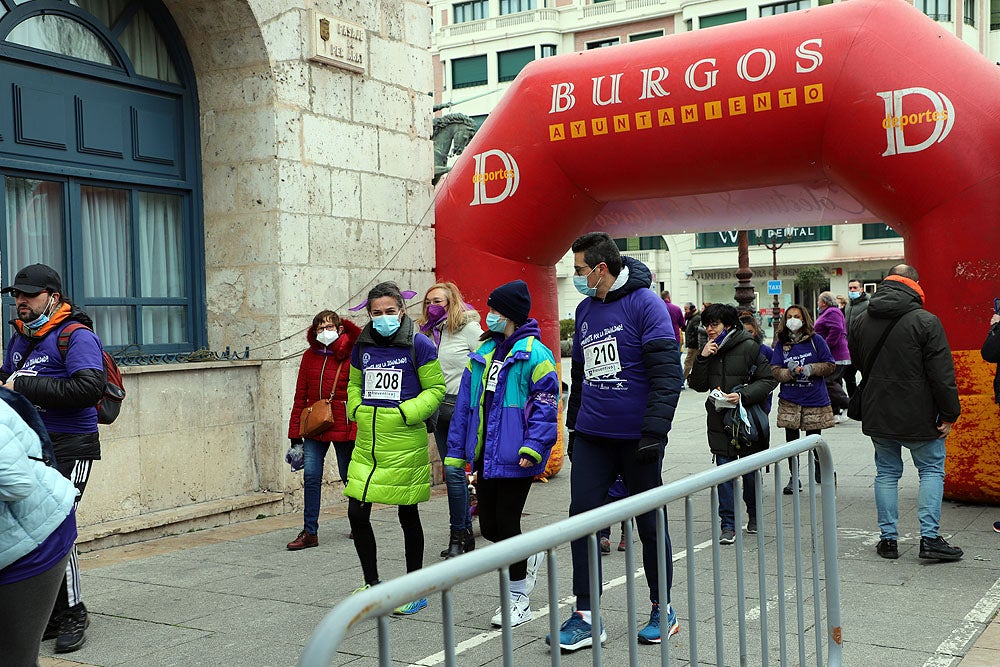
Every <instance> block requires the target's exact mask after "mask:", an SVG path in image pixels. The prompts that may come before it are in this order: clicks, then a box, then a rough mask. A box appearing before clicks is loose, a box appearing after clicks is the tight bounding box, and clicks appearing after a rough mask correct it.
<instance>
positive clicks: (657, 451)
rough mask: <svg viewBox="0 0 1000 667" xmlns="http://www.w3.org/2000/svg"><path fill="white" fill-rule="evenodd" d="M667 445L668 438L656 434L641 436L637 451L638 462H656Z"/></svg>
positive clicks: (636, 458)
mask: <svg viewBox="0 0 1000 667" xmlns="http://www.w3.org/2000/svg"><path fill="white" fill-rule="evenodd" d="M666 446H667V439H666V438H665V437H664V438H660V437H657V436H655V435H644V436H642V437H641V438H639V446H638V448H637V449H636V451H635V460H636V463H641V464H646V463H656V462H657V461H658V460H659V459H660V456H661V455H662V454H663V449H664V448H665V447H666Z"/></svg>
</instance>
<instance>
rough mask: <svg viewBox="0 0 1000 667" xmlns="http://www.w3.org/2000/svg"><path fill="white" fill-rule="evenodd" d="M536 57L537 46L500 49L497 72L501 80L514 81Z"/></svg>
mask: <svg viewBox="0 0 1000 667" xmlns="http://www.w3.org/2000/svg"><path fill="white" fill-rule="evenodd" d="M534 59H535V47H533V46H526V47H524V48H523V49H513V50H511V51H500V52H499V53H497V74H498V77H497V78H498V79H499V80H500V81H513V80H514V79H516V78H517V75H518V74H519V73H520V72H521V70H522V69H524V66H525V65H527V64H528V63H530V62H531V61H532V60H534Z"/></svg>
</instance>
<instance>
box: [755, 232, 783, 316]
mask: <svg viewBox="0 0 1000 667" xmlns="http://www.w3.org/2000/svg"><path fill="white" fill-rule="evenodd" d="M762 238H763V237H758V238H757V245H762V246H764V247H765V248H767V249H768V250H770V251H771V279H772V280H777V279H778V249H779V248H780V247H781V246H783V245H785V242H784V241H782V242H781V243H778V241H777V238H775V240H774V241H773V242H771V243H765V242H764V241H762ZM780 318H781V305H780V303H779V302H778V295H777V294H775V295H774V304H773V305H772V310H771V325H772V326H774V327H776V326H778V320H779V319H780Z"/></svg>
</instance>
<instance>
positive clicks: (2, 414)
mask: <svg viewBox="0 0 1000 667" xmlns="http://www.w3.org/2000/svg"><path fill="white" fill-rule="evenodd" d="M29 456H30V457H35V458H37V459H40V458H42V445H41V443H40V442H39V440H38V436H37V435H36V434H35V432H34V431H32V430H31V427H29V426H28V425H27V424H26V423H25V422H24V420H23V419H21V417H20V416H18V414H17V413H16V412H15V411H14V409H13V408H11V407H10V406H9V405H7V403H5V402H4V401H0V570H2V569H4V568H5V567H7V566H8V565H10V564H11V563H13V562H14V561H16V560H18V559H20V558H22V557H24V556H26V555H27V554H29V553H31V552H32V551H34V550H35V549H36V548H38V545H40V544H41V543H42V542H43V541H44V540H45V538H47V537H48V536H49V535H51V534H52V533H53V531H55V529H56V528H58V527H59V525H60V524H61V523H62V522H63V521H64V520H65V519H66V517H67V516H69V513H70V511H71V510H72V509H73V501H74V500H76V487H74V486H73V484H72V483H71V482H70V481H69V480H68V479H66V478H65V477H63V476H62V475H61V474H59V471H58V470H56V469H55V468H50V467H49V466H47V465H45V463H44V462H42V461H35V460H33V459H31V458H28V457H29Z"/></svg>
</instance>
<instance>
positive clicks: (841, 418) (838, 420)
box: [833, 415, 848, 424]
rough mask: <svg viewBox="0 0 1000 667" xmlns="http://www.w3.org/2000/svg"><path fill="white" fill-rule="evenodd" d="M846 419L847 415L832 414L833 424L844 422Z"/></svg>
mask: <svg viewBox="0 0 1000 667" xmlns="http://www.w3.org/2000/svg"><path fill="white" fill-rule="evenodd" d="M847 419H848V417H847V415H834V417H833V423H834V424H843V423H844V422H846V421H847Z"/></svg>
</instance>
